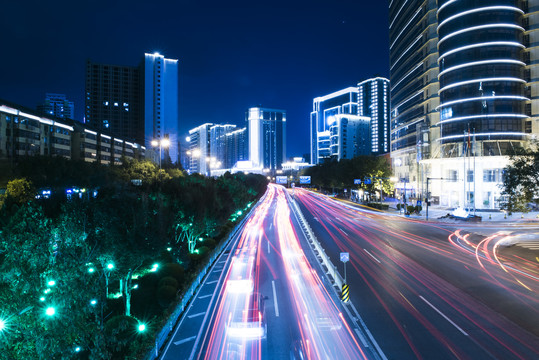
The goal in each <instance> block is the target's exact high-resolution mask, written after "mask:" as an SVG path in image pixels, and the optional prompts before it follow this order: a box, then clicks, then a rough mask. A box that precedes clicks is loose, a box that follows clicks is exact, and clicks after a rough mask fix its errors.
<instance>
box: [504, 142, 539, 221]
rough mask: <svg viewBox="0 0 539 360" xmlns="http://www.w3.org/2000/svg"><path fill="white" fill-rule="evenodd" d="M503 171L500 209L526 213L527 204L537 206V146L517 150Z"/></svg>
mask: <svg viewBox="0 0 539 360" xmlns="http://www.w3.org/2000/svg"><path fill="white" fill-rule="evenodd" d="M510 160H511V163H510V164H509V165H508V166H506V167H505V168H504V170H503V185H502V192H501V194H502V195H503V196H504V197H505V200H504V201H503V202H502V204H501V206H502V208H504V209H506V210H507V211H509V212H513V211H528V210H529V204H531V203H533V204H535V205H536V206H537V205H539V182H538V181H537V179H539V145H538V143H534V144H532V146H531V147H530V148H527V149H523V148H520V149H517V150H516V151H515V153H514V154H513V155H511V157H510Z"/></svg>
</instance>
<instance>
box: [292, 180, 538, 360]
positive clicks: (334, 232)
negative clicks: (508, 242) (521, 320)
mask: <svg viewBox="0 0 539 360" xmlns="http://www.w3.org/2000/svg"><path fill="white" fill-rule="evenodd" d="M295 192H296V195H295V196H296V199H297V200H298V201H299V202H300V203H301V204H302V205H303V207H304V208H305V209H306V211H307V212H309V213H310V215H311V216H312V217H313V218H315V219H317V222H316V224H317V226H319V227H320V229H321V230H322V231H323V233H324V236H326V239H327V240H326V243H327V244H331V243H333V244H334V245H335V246H336V247H337V249H338V250H334V251H335V252H336V251H346V252H349V253H350V264H351V265H352V267H353V269H354V271H355V275H356V276H357V277H358V278H359V279H361V283H362V284H364V286H365V289H362V290H361V292H362V293H364V292H365V291H367V289H368V291H369V292H370V293H371V294H372V295H373V296H374V298H375V299H376V301H377V302H378V303H379V304H380V308H382V309H384V311H385V312H386V313H387V315H388V317H389V319H391V321H392V322H393V324H394V326H395V328H396V330H397V331H398V332H400V334H401V336H402V338H403V339H404V340H405V341H406V343H407V345H408V346H409V349H410V351H411V352H412V353H413V354H414V356H415V357H416V358H424V357H425V356H424V355H423V354H422V352H421V349H420V348H419V347H418V346H417V345H416V343H417V340H416V339H414V338H413V337H412V336H410V332H409V330H408V329H406V328H405V327H404V326H403V321H402V320H401V319H402V310H405V311H406V312H407V313H408V315H409V316H411V317H412V318H413V319H414V320H415V321H416V322H417V323H418V324H420V325H421V326H422V327H423V328H424V329H426V331H427V332H429V333H430V335H431V336H432V337H433V338H434V339H436V341H437V342H438V343H439V346H440V347H441V348H443V349H446V350H447V351H448V352H449V353H450V354H452V355H451V356H452V357H455V358H469V355H468V354H467V350H466V348H465V347H464V346H463V344H462V342H461V341H458V338H455V337H454V336H448V334H447V333H446V330H444V325H442V324H439V322H438V321H437V318H436V316H432V315H431V314H430V313H429V311H426V310H423V309H425V302H423V305H422V304H421V302H422V301H419V302H418V299H425V298H427V295H428V299H429V306H428V308H430V311H431V312H432V313H437V312H436V311H433V310H432V309H443V314H444V315H445V316H447V317H448V318H451V322H452V325H454V326H455V328H457V329H459V332H461V333H462V334H464V333H466V334H468V335H469V336H468V337H470V338H471V340H472V341H473V342H474V344H475V345H474V346H477V347H479V348H480V349H482V350H483V351H484V353H486V354H489V356H492V357H495V358H504V354H505V356H507V355H508V354H509V356H511V357H512V358H527V356H526V355H523V354H534V355H535V356H538V355H539V351H538V349H537V346H536V345H537V338H530V337H529V336H528V335H527V334H525V333H524V332H523V331H522V330H521V329H520V328H518V327H516V326H515V325H514V324H512V323H511V322H509V321H507V319H505V318H503V317H501V316H499V315H498V314H497V313H496V312H495V311H493V310H492V309H490V308H487V307H486V306H484V305H483V304H482V303H480V302H478V301H477V300H476V299H475V298H472V297H471V296H470V295H468V294H467V293H465V292H464V291H462V290H461V289H460V288H458V287H456V286H455V285H453V283H452V282H453V281H455V279H452V278H451V277H450V276H449V275H447V274H444V272H445V270H442V268H440V269H437V268H436V267H433V268H434V269H436V272H433V271H432V270H427V269H426V268H425V267H424V264H423V263H422V261H423V260H422V258H421V257H419V256H416V257H414V258H413V259H412V258H410V257H409V256H406V255H404V253H403V252H402V251H398V250H397V248H396V247H394V244H398V248H399V249H401V248H406V249H410V253H411V254H414V253H415V252H416V251H417V250H419V249H420V250H421V253H428V254H429V256H431V257H435V258H437V259H439V260H438V262H439V263H440V265H442V264H447V265H444V266H447V267H449V268H451V271H453V268H455V269H458V268H459V267H461V268H462V269H466V270H467V271H468V272H469V274H468V275H467V276H472V277H473V276H474V275H475V279H480V274H481V273H484V274H487V275H488V277H487V278H485V279H486V282H487V283H488V284H487V285H488V286H494V287H495V288H497V289H498V290H497V291H502V292H505V293H506V294H508V295H509V296H511V297H513V298H514V299H515V303H517V304H519V305H518V306H520V307H525V308H527V311H529V313H530V316H532V318H533V317H535V318H537V316H538V312H539V298H538V296H537V291H538V289H539V284H538V283H537V281H536V278H537V270H538V267H537V265H535V264H533V263H530V262H529V261H523V260H522V259H519V258H516V257H515V258H513V259H511V260H512V261H511V263H512V265H511V264H508V263H507V259H504V258H503V257H501V256H500V254H499V252H498V249H499V244H500V242H501V241H502V240H501V239H499V238H497V237H496V236H494V237H491V238H487V239H484V241H483V242H482V243H480V244H477V245H475V244H474V243H473V241H472V240H471V239H470V237H469V235H468V234H462V231H457V232H454V233H452V234H450V235H449V241H448V242H444V241H440V240H439V239H431V238H428V237H424V236H418V235H416V234H412V233H409V232H406V231H405V230H404V229H405V228H406V226H402V225H406V224H410V223H414V222H415V223H418V225H416V226H419V224H421V225H420V226H424V228H425V229H428V228H431V229H437V230H439V231H444V232H445V231H446V230H445V229H442V228H439V227H437V226H433V225H431V224H427V225H424V224H423V223H422V222H417V221H414V222H412V221H410V220H409V219H404V218H401V217H391V216H386V215H384V214H376V213H374V212H363V211H359V210H357V209H351V208H349V207H344V206H342V204H340V203H338V202H337V201H335V200H333V199H329V198H327V197H325V196H320V195H317V194H313V193H311V192H307V191H304V190H301V189H296V190H295ZM336 218H339V219H340V220H341V221H340V222H339V224H338V225H337V224H335V221H334V220H335V219H336ZM447 233H449V231H447ZM344 234H346V235H344ZM460 250H462V252H461V251H460ZM337 254H338V253H337ZM374 255H375V256H374ZM374 258H375V259H378V260H380V261H381V262H376V263H374V262H373V259H374ZM333 261H334V262H336V261H338V257H337V258H336V259H335V258H333ZM449 268H448V269H449ZM443 269H445V268H443ZM456 273H459V271H458V270H457V271H456ZM459 276H461V275H460V273H459ZM530 280H532V281H530ZM457 284H458V282H457ZM358 291H359V290H358ZM431 305H432V306H435V307H434V308H433V307H431ZM397 309H398V310H397ZM477 334H485V335H484V336H477ZM517 334H519V335H517ZM530 339H532V340H531V341H530ZM377 340H378V341H379V342H380V340H379V339H377ZM492 344H496V345H495V347H493V346H492ZM517 344H518V347H519V349H520V351H522V352H521V353H519V352H518V351H516V350H514V349H515V346H516V345H517ZM382 346H383V344H382ZM528 356H529V355H528Z"/></svg>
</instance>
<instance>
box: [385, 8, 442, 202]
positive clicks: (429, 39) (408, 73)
mask: <svg viewBox="0 0 539 360" xmlns="http://www.w3.org/2000/svg"><path fill="white" fill-rule="evenodd" d="M436 10H437V5H436V0H426V1H424V0H421V1H420V0H411V1H409V0H395V1H392V2H391V3H390V6H389V60H390V71H391V78H390V80H391V91H390V94H391V159H392V164H393V172H394V175H395V176H396V177H397V178H398V179H399V183H397V184H396V188H397V189H398V191H400V192H404V191H406V193H407V196H408V197H410V196H417V195H418V194H419V193H420V191H421V189H422V188H423V183H424V179H425V176H424V172H423V171H422V170H423V169H422V168H421V167H420V165H419V164H420V161H422V159H424V158H430V157H431V153H432V154H433V156H437V153H438V150H437V148H438V147H437V142H436V140H435V138H437V137H438V136H439V131H438V129H437V128H434V129H433V128H431V126H433V125H436V124H438V120H439V113H438V111H437V110H436V108H437V107H438V105H439V97H438V89H439V85H438V33H437V31H436V27H437V18H436ZM403 195H404V194H403Z"/></svg>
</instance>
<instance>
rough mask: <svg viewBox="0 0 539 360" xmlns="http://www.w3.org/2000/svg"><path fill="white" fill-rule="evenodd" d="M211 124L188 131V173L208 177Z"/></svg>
mask: <svg viewBox="0 0 539 360" xmlns="http://www.w3.org/2000/svg"><path fill="white" fill-rule="evenodd" d="M212 126H213V124H209V123H207V124H202V125H200V126H198V127H196V128H194V129H191V130H189V140H188V142H189V150H188V156H189V171H190V173H199V174H201V175H205V176H209V175H210V155H211V149H210V137H211V133H210V129H211V127H212Z"/></svg>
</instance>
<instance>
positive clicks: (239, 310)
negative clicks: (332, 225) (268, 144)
mask: <svg viewBox="0 0 539 360" xmlns="http://www.w3.org/2000/svg"><path fill="white" fill-rule="evenodd" d="M289 201H290V198H289V196H288V195H287V192H286V190H285V189H284V188H283V187H280V186H275V185H270V186H269V187H268V191H267V193H266V194H265V196H264V198H263V199H262V201H261V202H260V203H259V204H258V206H257V207H256V209H255V210H254V211H253V213H252V215H251V216H250V218H249V220H248V221H247V222H246V223H245V225H244V227H243V228H242V229H241V231H239V233H238V236H237V238H235V239H232V241H231V244H230V246H229V247H228V248H227V250H226V251H225V252H224V253H223V255H222V256H221V257H220V258H218V260H217V261H216V264H215V266H214V268H213V269H212V270H211V272H210V273H209V275H208V276H207V278H206V280H205V282H204V284H203V285H202V286H201V287H200V290H199V291H198V293H197V294H196V295H195V298H194V300H193V301H192V303H191V305H190V307H189V308H188V310H187V311H186V313H185V314H184V315H183V317H182V319H181V321H180V323H179V325H178V327H177V328H176V329H175V330H174V331H173V332H172V337H171V339H170V341H169V342H168V343H167V345H166V346H165V349H164V351H163V352H162V354H161V355H160V358H161V359H290V358H298V359H307V358H309V359H378V358H380V356H379V355H378V354H377V353H376V352H374V350H372V349H374V347H373V346H372V344H370V343H369V342H368V341H366V340H365V339H363V336H362V335H361V334H360V333H359V332H358V329H353V328H352V326H350V325H349V323H348V319H347V316H346V313H345V311H344V309H343V305H342V304H341V303H340V301H339V298H338V296H337V294H336V293H335V291H334V290H333V288H332V284H330V283H329V282H328V280H327V279H326V278H325V276H324V275H325V274H324V273H323V271H322V268H321V267H320V266H319V265H318V264H317V263H315V262H312V261H309V259H314V256H312V252H311V253H309V252H310V251H311V250H310V249H305V250H304V248H303V247H304V246H305V244H306V240H305V238H304V235H303V233H302V232H301V231H300V230H298V229H300V227H299V225H298V223H297V220H296V216H295V215H294V214H293V213H292V212H291V208H290V203H289ZM309 254H310V255H309ZM358 334H359V335H358ZM360 337H361V340H360ZM365 338H366V336H365Z"/></svg>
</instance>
